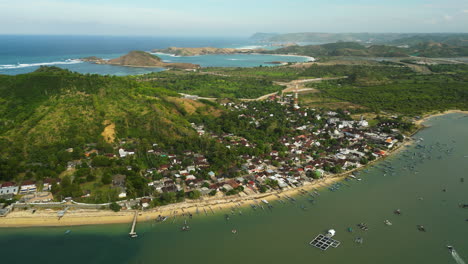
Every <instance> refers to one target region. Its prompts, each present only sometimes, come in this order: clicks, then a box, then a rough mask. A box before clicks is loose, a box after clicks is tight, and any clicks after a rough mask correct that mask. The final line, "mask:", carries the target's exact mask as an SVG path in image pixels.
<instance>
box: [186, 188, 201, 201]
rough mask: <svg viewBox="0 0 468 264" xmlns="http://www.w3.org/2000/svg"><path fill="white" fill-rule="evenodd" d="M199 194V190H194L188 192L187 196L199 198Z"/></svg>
mask: <svg viewBox="0 0 468 264" xmlns="http://www.w3.org/2000/svg"><path fill="white" fill-rule="evenodd" d="M200 196H201V193H200V191H199V190H194V191H191V192H189V193H188V198H189V199H192V200H194V199H198V198H200Z"/></svg>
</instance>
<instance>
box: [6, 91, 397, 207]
mask: <svg viewBox="0 0 468 264" xmlns="http://www.w3.org/2000/svg"><path fill="white" fill-rule="evenodd" d="M223 106H224V107H226V108H227V109H228V111H230V113H231V114H233V115H235V116H236V117H237V118H238V119H239V120H243V122H247V123H248V124H251V125H252V126H253V127H256V128H260V127H261V126H262V125H264V124H265V123H269V122H272V120H275V121H276V120H283V121H285V122H287V126H288V127H289V128H288V129H289V131H288V130H286V131H288V133H287V135H282V136H280V137H279V138H278V139H277V142H274V144H271V145H272V147H271V146H270V148H269V149H271V150H270V151H269V152H267V153H259V154H258V155H254V154H249V153H256V152H255V151H254V150H255V149H257V147H258V146H257V144H256V143H255V142H250V141H249V140H248V139H247V138H245V137H242V136H239V135H235V134H232V133H215V132H213V131H210V130H209V129H208V128H207V127H205V125H204V124H195V123H192V127H193V129H195V130H196V131H197V133H198V135H199V136H200V137H208V138H211V139H214V140H215V141H217V142H218V143H221V144H223V145H225V147H226V148H228V149H235V148H237V149H239V153H242V155H239V157H238V159H239V160H240V163H239V165H240V166H232V169H230V170H229V171H227V172H226V171H224V172H219V171H216V170H212V169H211V164H210V162H209V160H208V159H207V157H206V156H205V155H204V154H202V153H195V152H193V151H188V150H187V151H184V152H183V153H181V154H173V153H168V152H167V151H164V150H163V149H161V148H159V146H158V144H156V143H155V144H153V148H152V149H149V150H147V153H145V155H153V156H155V157H157V158H158V160H160V161H162V163H163V164H160V165H159V166H158V167H154V168H149V169H145V170H142V171H140V175H141V177H143V178H144V179H145V182H146V184H147V185H148V188H149V190H150V191H148V193H147V194H146V195H145V197H143V198H138V199H127V191H126V186H127V184H126V177H127V176H126V175H125V174H115V175H112V181H111V183H110V184H111V186H112V188H113V189H115V190H116V191H117V193H118V201H117V202H118V204H120V205H121V206H122V207H123V208H124V209H125V208H143V209H147V208H150V207H154V206H160V205H165V204H168V203H173V202H179V201H182V200H183V199H185V198H189V199H199V198H200V197H222V196H230V195H237V196H249V195H253V194H257V193H265V192H269V191H276V190H287V189H291V188H297V187H301V186H303V185H304V184H308V183H310V182H312V181H314V180H317V179H320V178H323V177H328V176H330V175H334V174H340V173H343V172H346V171H349V170H352V169H356V168H360V167H362V166H364V165H366V164H367V163H368V162H370V161H372V160H375V159H378V158H380V157H383V156H385V155H387V153H388V151H389V150H391V149H392V148H394V147H395V146H396V145H397V144H398V143H401V141H403V139H404V136H402V133H401V131H399V130H398V129H396V128H395V123H391V122H387V123H378V124H377V125H376V126H373V127H370V126H369V122H368V121H366V120H364V119H363V118H362V117H361V118H360V119H359V120H352V119H351V118H350V115H349V112H347V111H342V112H340V113H338V112H334V111H326V110H316V109H301V108H300V107H299V105H298V102H297V95H296V96H294V95H293V94H288V95H286V96H277V95H273V96H270V98H268V100H266V101H264V102H262V103H261V106H259V104H258V103H257V104H254V103H251V102H240V103H233V102H229V103H225V104H224V105H223ZM261 108H264V109H261ZM275 111H276V112H275ZM275 114H276V115H277V116H275ZM278 115H281V116H278ZM125 143H126V142H125V141H122V142H121V143H120V144H121V146H122V145H124V144H125ZM91 153H92V154H93V156H96V155H98V153H97V151H95V150H90V151H88V152H87V153H86V156H89V155H90V154H91ZM105 156H107V157H108V158H111V159H132V158H133V156H135V150H129V149H124V148H123V147H120V148H119V149H118V154H105ZM84 162H86V160H77V161H73V162H69V163H68V169H74V168H75V167H77V166H79V165H81V164H82V163H84ZM127 169H128V170H132V167H131V166H127ZM60 182H61V179H60V178H54V179H53V178H46V179H44V180H43V181H42V182H41V183H39V184H40V185H39V184H38V183H36V182H35V181H33V180H25V181H23V182H21V183H14V182H4V183H2V184H1V185H0V198H3V199H6V200H8V199H12V198H13V197H18V196H20V197H21V198H20V199H19V202H21V203H48V202H51V201H53V200H55V201H65V199H66V200H67V201H70V200H72V199H73V198H75V197H60V199H59V197H53V196H52V194H51V193H50V191H51V189H52V185H53V184H56V185H60ZM164 194H166V195H164ZM90 195H92V193H90V192H89V191H88V192H87V193H86V194H84V195H83V196H82V197H87V196H90ZM158 195H159V198H157V197H158ZM54 198H55V199H54ZM133 198H135V197H133ZM109 202H111V201H109ZM1 210H2V211H0V215H6V214H7V213H8V212H9V209H8V208H5V209H1Z"/></svg>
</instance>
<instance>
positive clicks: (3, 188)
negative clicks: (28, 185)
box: [0, 182, 19, 196]
mask: <svg viewBox="0 0 468 264" xmlns="http://www.w3.org/2000/svg"><path fill="white" fill-rule="evenodd" d="M18 190H19V187H18V186H17V185H16V184H15V183H14V182H4V183H2V184H0V196H4V195H11V194H13V195H16V194H18Z"/></svg>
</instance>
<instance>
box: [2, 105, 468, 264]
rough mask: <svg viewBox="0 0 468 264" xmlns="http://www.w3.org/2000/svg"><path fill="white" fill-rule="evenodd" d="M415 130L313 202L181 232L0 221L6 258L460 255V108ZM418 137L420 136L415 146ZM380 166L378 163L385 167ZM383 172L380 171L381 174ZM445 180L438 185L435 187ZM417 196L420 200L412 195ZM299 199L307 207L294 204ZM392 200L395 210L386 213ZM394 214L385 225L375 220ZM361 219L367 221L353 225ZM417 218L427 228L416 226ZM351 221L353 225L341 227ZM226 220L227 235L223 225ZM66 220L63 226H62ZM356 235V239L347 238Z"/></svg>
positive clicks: (273, 259)
mask: <svg viewBox="0 0 468 264" xmlns="http://www.w3.org/2000/svg"><path fill="white" fill-rule="evenodd" d="M427 125H430V128H427V129H424V130H422V131H420V132H419V133H418V134H416V135H415V136H414V137H415V138H423V139H424V140H423V141H420V142H419V143H417V144H413V145H411V146H409V147H406V148H405V149H404V150H402V151H401V152H399V153H397V154H395V155H394V156H391V157H389V158H387V159H386V160H385V161H383V162H380V163H377V164H375V165H374V166H373V167H371V168H369V169H368V170H366V171H362V172H361V173H360V175H359V177H361V178H362V179H363V180H362V181H344V183H345V184H346V185H348V186H346V185H343V186H342V187H341V188H340V190H338V191H335V192H332V191H330V190H328V189H326V188H322V189H320V190H319V192H320V196H318V197H316V198H315V199H316V203H315V204H311V203H309V201H307V196H298V197H296V198H297V202H296V203H292V202H286V203H285V204H281V203H279V202H278V201H274V202H272V204H273V206H274V208H273V209H272V210H268V209H266V210H261V209H257V210H256V211H254V210H252V209H251V208H250V207H245V208H242V209H241V210H242V213H243V215H242V216H241V215H239V214H238V212H237V211H236V212H235V213H236V215H232V216H231V217H230V220H228V221H226V220H225V218H224V214H226V213H230V212H228V211H224V212H216V213H215V214H214V215H213V214H209V215H208V216H205V215H204V214H203V213H201V214H200V215H194V218H193V219H192V220H189V224H190V226H191V228H192V230H191V231H189V232H182V231H180V227H181V225H182V224H183V219H182V218H178V219H177V220H176V221H175V222H174V223H172V220H171V219H169V220H168V221H166V222H164V223H155V222H147V223H139V224H138V225H137V232H138V234H139V237H138V238H136V239H131V238H129V237H128V232H129V229H130V223H129V224H119V225H102V226H82V227H59V228H21V229H0V249H1V251H2V252H4V253H6V252H8V253H7V254H2V260H3V261H5V263H30V262H34V263H62V262H64V261H65V262H66V263H159V262H170V263H228V264H229V263H240V262H243V263H304V262H313V263H351V264H354V263H383V264H387V263H388V264H390V263H426V264H432V263H434V264H436V263H437V264H439V263H456V262H455V260H454V259H453V258H452V256H451V255H450V253H449V251H448V250H447V249H446V248H445V246H446V245H447V244H451V245H453V246H454V247H455V249H456V250H457V252H458V254H459V255H460V256H461V257H462V258H464V259H465V260H467V259H468V239H467V234H468V222H466V221H465V219H467V218H468V209H461V208H459V207H458V203H461V202H464V203H468V182H466V181H465V182H464V183H462V182H461V181H460V178H461V177H465V179H467V178H468V175H467V171H468V158H466V157H465V156H468V140H466V135H467V134H468V117H467V116H466V115H462V114H450V115H446V116H441V117H435V118H432V119H431V120H429V121H428V122H427ZM418 144H419V145H420V146H418ZM414 153H416V154H414ZM384 170H386V172H385V171H384ZM384 175H385V176H384ZM443 189H446V192H444V191H443ZM421 197H422V200H421ZM301 205H304V206H305V207H306V210H302V209H301ZM397 208H399V209H401V211H402V215H399V216H398V215H395V214H393V210H395V209H397ZM385 219H388V220H389V221H391V222H392V223H393V225H392V226H386V225H385V224H384V220H385ZM361 222H365V223H367V225H368V226H369V231H361V230H358V228H357V226H356V224H358V223H361ZM417 225H424V226H425V228H426V229H427V232H420V231H418V230H417V228H416V226H417ZM348 227H352V229H353V231H354V232H352V233H349V232H348V231H347V228H348ZM233 228H235V229H237V230H238V233H237V234H236V235H234V234H232V233H231V230H232V229H233ZM330 228H334V229H335V230H336V231H337V234H336V236H335V238H336V239H337V240H339V241H341V245H340V246H339V247H338V248H336V249H335V248H331V249H329V250H327V251H321V250H319V249H316V248H313V247H311V246H310V245H308V243H309V242H310V241H311V240H312V239H313V238H314V237H315V236H316V235H317V234H319V233H323V232H325V231H326V230H327V229H330ZM68 229H70V230H71V231H72V232H71V233H70V234H68V235H65V234H64V232H65V231H66V230H68ZM356 237H362V238H363V239H364V243H363V244H356V243H355V242H354V239H355V238H356Z"/></svg>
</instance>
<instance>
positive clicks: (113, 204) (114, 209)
mask: <svg viewBox="0 0 468 264" xmlns="http://www.w3.org/2000/svg"><path fill="white" fill-rule="evenodd" d="M109 208H110V209H111V210H112V211H114V212H118V211H120V209H121V208H122V206H120V205H118V204H117V203H116V202H113V203H111V204H110V205H109Z"/></svg>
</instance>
